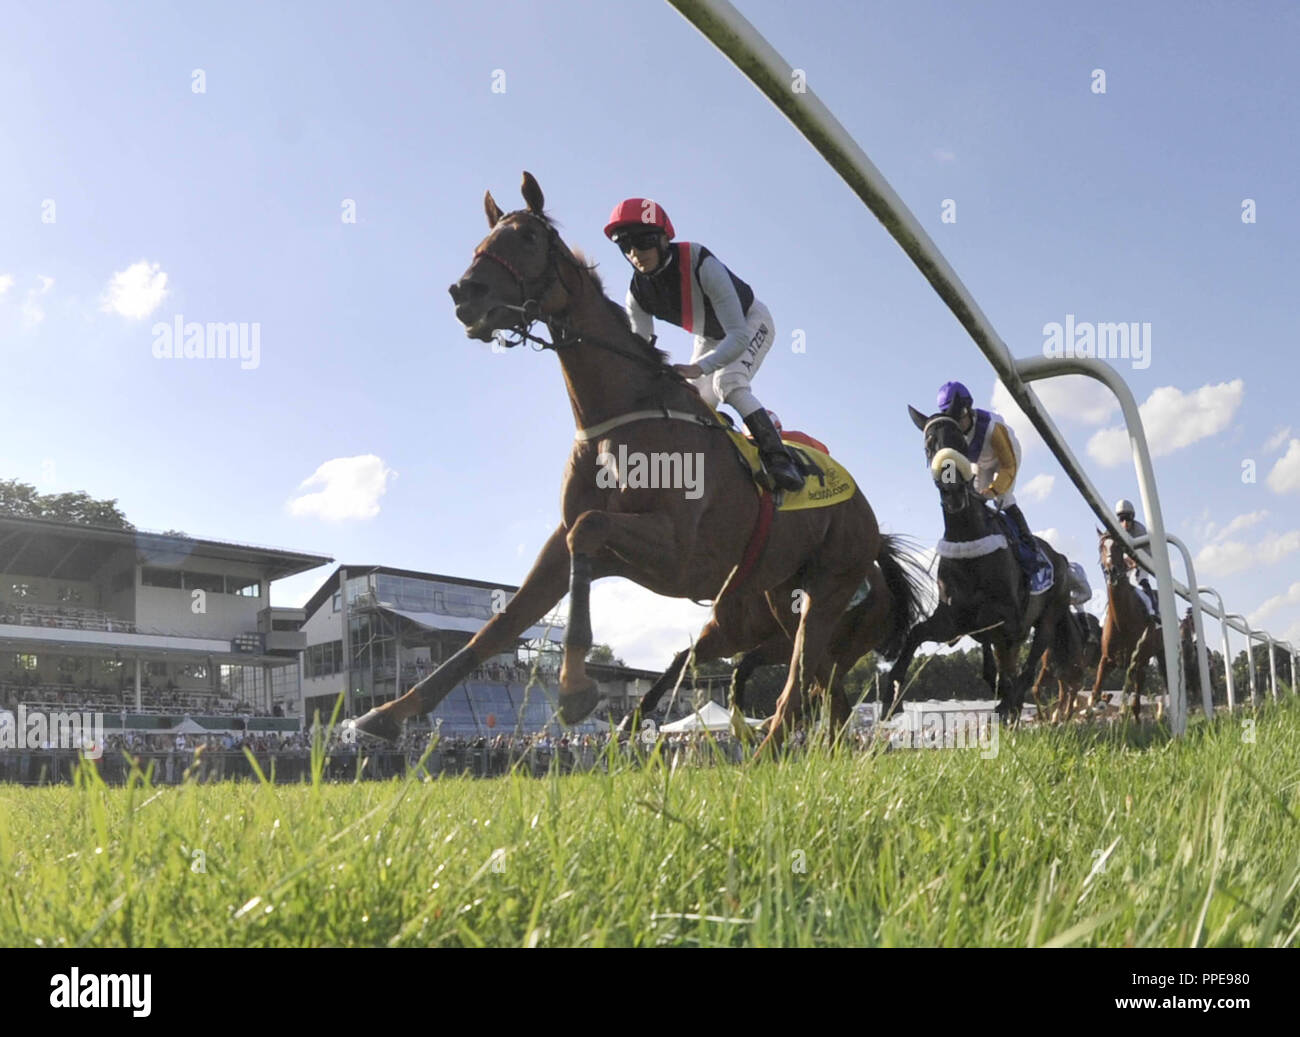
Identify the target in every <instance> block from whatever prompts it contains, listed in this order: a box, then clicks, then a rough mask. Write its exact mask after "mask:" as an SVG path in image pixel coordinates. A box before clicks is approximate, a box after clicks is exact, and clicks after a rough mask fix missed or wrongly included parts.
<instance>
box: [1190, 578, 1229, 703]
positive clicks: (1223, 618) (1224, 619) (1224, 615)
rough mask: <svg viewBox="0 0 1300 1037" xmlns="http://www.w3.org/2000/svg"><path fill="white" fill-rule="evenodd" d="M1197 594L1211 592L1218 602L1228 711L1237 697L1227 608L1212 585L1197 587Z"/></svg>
mask: <svg viewBox="0 0 1300 1037" xmlns="http://www.w3.org/2000/svg"><path fill="white" fill-rule="evenodd" d="M1196 593H1197V595H1198V596H1199V595H1201V594H1213V595H1214V597H1215V600H1217V601H1218V603H1219V633H1220V635H1221V636H1222V638H1223V680H1224V684H1225V685H1226V686H1227V689H1228V712H1229V713H1231V712H1232V711H1233V710H1234V709H1236V708H1237V697H1236V695H1235V694H1234V693H1233V690H1232V649H1231V648H1230V647H1229V646H1228V609H1227V606H1225V605H1224V604H1223V596H1222V595H1221V594H1220V593H1219V592H1218V591H1216V590H1215V589H1214V588H1213V587H1197V588H1196Z"/></svg>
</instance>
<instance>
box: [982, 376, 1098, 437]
mask: <svg viewBox="0 0 1300 1037" xmlns="http://www.w3.org/2000/svg"><path fill="white" fill-rule="evenodd" d="M1033 390H1034V393H1035V395H1037V397H1038V399H1039V402H1040V403H1042V405H1043V408H1044V409H1045V410H1046V411H1047V413H1048V414H1050V415H1051V416H1052V420H1053V421H1055V422H1056V423H1057V425H1060V424H1061V422H1062V421H1063V420H1069V421H1078V422H1082V423H1083V424H1085V425H1100V424H1101V423H1102V422H1103V421H1106V420H1107V419H1108V418H1109V417H1110V416H1111V415H1112V414H1114V413H1115V411H1116V410H1118V409H1119V403H1118V401H1117V400H1116V399H1115V397H1114V396H1112V395H1111V393H1110V390H1109V389H1107V388H1106V387H1105V386H1104V385H1102V384H1101V383H1100V382H1098V381H1096V380H1095V379H1093V378H1085V377H1083V376H1082V375H1066V376H1065V377H1062V378H1051V379H1045V380H1044V381H1041V382H1034V383H1033ZM991 406H992V409H993V410H995V411H997V412H998V413H999V414H1001V415H1002V416H1003V417H1004V418H1006V420H1007V424H1008V425H1010V426H1011V430H1012V431H1013V432H1015V434H1016V438H1017V439H1018V440H1020V449H1021V450H1022V451H1029V450H1031V449H1037V448H1039V447H1042V446H1043V445H1044V444H1043V439H1042V437H1041V436H1040V435H1039V434H1038V430H1037V429H1035V428H1034V426H1033V425H1032V424H1030V422H1029V419H1028V418H1027V417H1025V412H1024V411H1022V410H1021V409H1020V405H1019V404H1018V403H1016V401H1015V400H1013V399H1012V398H1011V393H1009V392H1007V387H1006V386H1005V385H1003V384H1002V382H1001V380H998V379H995V380H994V382H993V401H992V404H991Z"/></svg>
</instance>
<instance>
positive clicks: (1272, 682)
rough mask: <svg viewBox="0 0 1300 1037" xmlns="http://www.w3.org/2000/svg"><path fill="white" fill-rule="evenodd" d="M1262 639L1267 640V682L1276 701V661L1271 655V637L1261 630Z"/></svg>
mask: <svg viewBox="0 0 1300 1037" xmlns="http://www.w3.org/2000/svg"><path fill="white" fill-rule="evenodd" d="M1260 633H1261V634H1262V635H1263V637H1264V640H1266V641H1267V642H1268V683H1269V686H1270V688H1271V690H1272V693H1273V701H1274V702H1276V701H1277V662H1276V660H1275V659H1274V657H1273V638H1272V637H1271V636H1270V635H1269V634H1268V633H1266V632H1265V631H1263V630H1261V631H1260Z"/></svg>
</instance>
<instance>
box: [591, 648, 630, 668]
mask: <svg viewBox="0 0 1300 1037" xmlns="http://www.w3.org/2000/svg"><path fill="white" fill-rule="evenodd" d="M587 662H589V663H598V664H600V665H601V666H626V665H627V663H625V662H624V661H623V660H622V659H619V658H618V657H616V656H615V655H614V649H612V648H610V647H609V645H592V647H591V651H589V652H588V653H587Z"/></svg>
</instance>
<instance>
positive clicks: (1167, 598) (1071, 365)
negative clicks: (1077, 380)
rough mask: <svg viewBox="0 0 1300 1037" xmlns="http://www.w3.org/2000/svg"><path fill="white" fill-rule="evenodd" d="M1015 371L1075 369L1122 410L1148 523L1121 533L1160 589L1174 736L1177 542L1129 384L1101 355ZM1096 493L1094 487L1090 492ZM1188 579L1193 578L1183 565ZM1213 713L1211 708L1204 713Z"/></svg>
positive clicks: (1019, 364) (1025, 374) (1180, 708)
mask: <svg viewBox="0 0 1300 1037" xmlns="http://www.w3.org/2000/svg"><path fill="white" fill-rule="evenodd" d="M1015 369H1016V374H1017V375H1018V376H1019V377H1020V378H1021V379H1023V380H1024V381H1025V382H1032V381H1036V380H1038V379H1040V378H1047V377H1051V376H1053V375H1059V374H1080V375H1084V376H1085V377H1088V378H1094V379H1096V380H1097V381H1099V382H1101V383H1102V384H1103V385H1104V386H1106V388H1108V389H1109V390H1110V391H1111V392H1112V393H1113V394H1114V395H1115V398H1116V399H1117V400H1118V401H1119V405H1120V410H1121V412H1122V413H1123V415H1124V424H1125V425H1126V426H1127V427H1128V438H1129V446H1130V448H1131V449H1132V451H1133V466H1134V468H1136V469H1137V480H1138V493H1139V494H1140V495H1141V497H1142V510H1143V512H1144V513H1145V515H1146V520H1147V522H1149V523H1150V530H1149V531H1148V533H1147V535H1146V537H1143V538H1139V539H1138V540H1134V539H1133V538H1132V537H1130V536H1129V535H1128V533H1127V532H1123V531H1121V532H1123V538H1124V542H1126V543H1128V544H1129V545H1131V546H1132V547H1137V546H1139V545H1140V544H1145V545H1146V547H1147V553H1148V554H1149V555H1150V557H1151V562H1152V566H1153V568H1154V569H1155V576H1156V586H1157V587H1159V589H1160V603H1159V611H1160V640H1161V642H1162V643H1163V647H1164V653H1165V673H1166V674H1167V675H1168V676H1167V680H1166V685H1167V690H1168V692H1169V726H1170V728H1171V729H1172V730H1173V732H1174V734H1175V735H1181V734H1182V733H1183V732H1184V731H1186V730H1187V681H1186V678H1185V675H1184V673H1183V665H1182V656H1181V654H1180V653H1179V651H1178V647H1179V646H1178V613H1177V611H1176V609H1175V604H1174V600H1175V594H1176V593H1177V592H1176V590H1175V587H1174V574H1173V570H1172V568H1171V567H1170V565H1169V544H1170V543H1171V542H1176V543H1177V545H1178V546H1179V547H1182V541H1181V540H1177V539H1176V538H1173V541H1171V535H1170V534H1169V533H1167V532H1166V531H1165V520H1164V516H1163V515H1162V514H1161V511H1160V497H1159V495H1158V494H1157V492H1156V476H1155V470H1154V469H1153V468H1152V466H1151V452H1150V451H1149V450H1148V449H1147V437H1146V430H1145V429H1144V428H1143V427H1142V417H1141V415H1140V414H1139V413H1138V405H1137V400H1135V399H1134V398H1133V392H1132V390H1131V389H1129V387H1128V384H1127V383H1126V382H1125V381H1124V379H1123V378H1121V377H1120V376H1119V374H1118V372H1116V370H1115V369H1114V368H1113V367H1111V366H1110V364H1108V363H1106V362H1105V361H1103V360H1084V359H1081V358H1078V357H1061V358H1048V357H1030V358H1028V359H1024V360H1018V361H1016V364H1015ZM1093 492H1094V493H1095V490H1094V491H1093ZM1089 503H1091V504H1092V506H1093V510H1094V511H1096V510H1098V509H1100V511H1101V512H1104V513H1105V514H1106V517H1107V518H1109V517H1110V509H1109V508H1108V507H1106V505H1105V503H1104V502H1102V501H1101V499H1100V497H1099V496H1098V497H1096V498H1095V499H1094V500H1092V501H1090V502H1089ZM1183 552H1184V554H1183V559H1184V562H1185V563H1186V565H1188V566H1189V567H1190V566H1191V564H1192V560H1191V557H1190V556H1189V555H1188V554H1187V553H1186V548H1183ZM1187 578H1188V580H1189V581H1193V580H1195V577H1194V576H1193V575H1192V570H1191V569H1190V568H1189V569H1188V577H1187ZM1208 715H1209V716H1213V715H1214V714H1213V712H1211V713H1210V714H1208Z"/></svg>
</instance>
